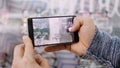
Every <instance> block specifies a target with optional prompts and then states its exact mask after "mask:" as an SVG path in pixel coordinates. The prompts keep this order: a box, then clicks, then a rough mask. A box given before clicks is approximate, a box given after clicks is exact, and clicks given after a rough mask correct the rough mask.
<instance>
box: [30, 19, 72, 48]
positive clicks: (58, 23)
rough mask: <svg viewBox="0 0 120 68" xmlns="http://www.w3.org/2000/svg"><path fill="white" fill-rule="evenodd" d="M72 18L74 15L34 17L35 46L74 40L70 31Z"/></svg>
mask: <svg viewBox="0 0 120 68" xmlns="http://www.w3.org/2000/svg"><path fill="white" fill-rule="evenodd" d="M72 19H73V17H55V18H36V19H33V20H32V21H33V34H34V44H35V46H36V45H48V44H59V43H69V42H73V33H71V32H69V31H68V28H69V27H71V26H72Z"/></svg>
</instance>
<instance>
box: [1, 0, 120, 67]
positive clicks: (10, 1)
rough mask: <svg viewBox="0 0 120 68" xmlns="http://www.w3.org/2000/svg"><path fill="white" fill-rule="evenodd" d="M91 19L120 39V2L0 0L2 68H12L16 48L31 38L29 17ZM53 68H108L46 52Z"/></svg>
mask: <svg viewBox="0 0 120 68" xmlns="http://www.w3.org/2000/svg"><path fill="white" fill-rule="evenodd" d="M59 15H60V16H61V15H62V16H65V15H76V16H89V17H91V18H93V19H94V23H95V24H96V26H97V27H98V28H99V29H100V30H101V31H104V32H107V33H109V34H111V35H112V36H118V37H120V30H119V29H120V24H119V21H120V5H119V0H0V68H11V64H12V57H13V56H12V55H13V49H14V47H15V45H17V44H20V43H22V36H23V35H28V32H27V18H29V17H41V16H59ZM43 48H44V47H41V48H40V47H37V48H35V50H36V52H39V53H40V54H41V55H42V56H44V57H45V58H47V59H48V60H49V64H50V66H51V68H105V67H106V66H107V65H106V64H103V63H98V62H96V61H95V60H93V59H82V58H81V57H79V56H76V55H75V54H73V53H70V52H68V51H64V50H63V51H59V52H54V53H45V52H44V50H43Z"/></svg>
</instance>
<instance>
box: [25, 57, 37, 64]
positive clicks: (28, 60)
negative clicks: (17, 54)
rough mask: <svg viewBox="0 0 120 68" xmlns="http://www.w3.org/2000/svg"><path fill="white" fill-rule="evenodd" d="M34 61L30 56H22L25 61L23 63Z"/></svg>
mask: <svg viewBox="0 0 120 68" xmlns="http://www.w3.org/2000/svg"><path fill="white" fill-rule="evenodd" d="M34 62H35V61H34V60H33V59H32V58H29V57H28V58H23V63H25V64H29V63H30V64H32V63H34Z"/></svg>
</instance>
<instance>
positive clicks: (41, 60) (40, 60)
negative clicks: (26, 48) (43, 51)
mask: <svg viewBox="0 0 120 68" xmlns="http://www.w3.org/2000/svg"><path fill="white" fill-rule="evenodd" d="M35 60H36V62H37V63H38V64H39V65H40V66H41V67H44V68H49V64H48V61H47V59H45V58H43V57H42V56H41V55H40V54H37V55H35Z"/></svg>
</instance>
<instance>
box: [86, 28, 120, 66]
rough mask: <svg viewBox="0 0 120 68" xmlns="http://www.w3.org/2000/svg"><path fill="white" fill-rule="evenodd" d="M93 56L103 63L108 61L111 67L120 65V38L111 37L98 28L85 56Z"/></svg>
mask: <svg viewBox="0 0 120 68" xmlns="http://www.w3.org/2000/svg"><path fill="white" fill-rule="evenodd" d="M85 56H87V57H91V58H93V59H95V60H97V61H99V62H101V63H107V64H108V65H109V66H110V68H111V67H113V68H119V67H120V38H118V37H111V36H109V35H108V34H107V33H105V32H100V31H99V30H98V29H97V28H96V32H95V34H94V37H93V39H92V41H91V43H90V45H89V48H88V49H87V52H86V54H85V55H84V57H85Z"/></svg>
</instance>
